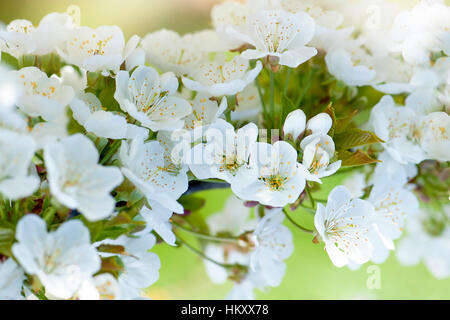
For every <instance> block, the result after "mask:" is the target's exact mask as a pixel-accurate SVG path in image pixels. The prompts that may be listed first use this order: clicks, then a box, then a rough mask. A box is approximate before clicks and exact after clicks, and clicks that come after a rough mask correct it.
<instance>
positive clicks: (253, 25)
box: [225, 10, 317, 68]
mask: <svg viewBox="0 0 450 320" xmlns="http://www.w3.org/2000/svg"><path fill="white" fill-rule="evenodd" d="M314 26H315V24H314V20H313V19H312V18H311V17H310V16H309V15H308V14H307V13H305V12H299V13H296V14H292V13H289V12H287V11H284V10H261V11H259V12H257V13H255V14H253V15H251V16H250V17H248V18H247V20H246V24H245V26H243V27H240V28H239V27H233V26H229V27H227V28H226V29H225V32H226V33H227V34H228V35H229V37H230V38H234V39H237V40H240V41H242V42H244V43H248V44H250V45H252V46H254V47H255V49H247V50H246V51H244V52H243V53H242V57H244V58H246V59H259V58H264V57H267V56H269V57H276V58H278V59H279V62H278V63H279V64H281V65H285V66H288V67H290V68H296V67H297V66H298V65H300V64H301V63H303V62H305V61H307V60H309V59H310V58H312V57H313V56H315V55H316V54H317V50H316V49H315V48H312V47H309V46H306V44H308V42H310V41H311V39H312V38H313V35H314Z"/></svg>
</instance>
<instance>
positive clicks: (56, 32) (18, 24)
mask: <svg viewBox="0 0 450 320" xmlns="http://www.w3.org/2000/svg"><path fill="white" fill-rule="evenodd" d="M73 27H74V24H73V21H72V18H71V17H70V16H69V15H68V14H66V13H57V12H54V13H50V14H48V15H46V16H45V17H43V18H42V20H41V21H40V22H39V25H38V26H34V25H33V24H32V23H31V22H30V21H28V20H24V19H17V20H13V21H11V22H10V23H9V24H8V25H7V26H6V30H2V31H0V38H1V40H0V48H1V50H2V51H4V52H7V53H9V54H10V55H12V56H13V57H15V58H20V57H21V56H22V55H27V54H34V55H45V54H49V53H52V52H54V51H55V50H56V48H57V46H59V45H60V44H61V43H62V42H63V41H64V39H65V37H66V36H67V33H68V32H69V30H71V29H72V28H73Z"/></svg>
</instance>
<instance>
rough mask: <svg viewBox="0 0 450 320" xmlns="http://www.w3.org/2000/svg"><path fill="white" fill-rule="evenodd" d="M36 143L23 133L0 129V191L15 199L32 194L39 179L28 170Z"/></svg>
mask: <svg viewBox="0 0 450 320" xmlns="http://www.w3.org/2000/svg"><path fill="white" fill-rule="evenodd" d="M35 151H36V144H35V142H34V141H33V139H32V138H31V137H29V136H28V135H25V134H20V133H16V132H13V131H8V130H0V193H1V194H2V195H3V196H5V197H6V198H7V199H11V200H16V199H19V198H23V197H27V196H30V195H31V194H33V193H34V192H35V191H36V189H37V188H38V186H39V183H40V180H39V177H38V176H37V175H36V174H33V173H32V171H31V170H30V166H31V165H32V163H31V160H32V158H33V156H34V152H35Z"/></svg>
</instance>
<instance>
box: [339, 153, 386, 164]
mask: <svg viewBox="0 0 450 320" xmlns="http://www.w3.org/2000/svg"><path fill="white" fill-rule="evenodd" d="M338 159H340V160H342V164H341V167H354V166H362V165H365V164H371V163H376V162H381V161H380V160H377V159H374V158H371V157H370V156H369V155H368V154H367V153H365V152H364V151H362V150H356V151H355V152H350V151H345V150H344V151H339V152H338Z"/></svg>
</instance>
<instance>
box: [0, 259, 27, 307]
mask: <svg viewBox="0 0 450 320" xmlns="http://www.w3.org/2000/svg"><path fill="white" fill-rule="evenodd" d="M23 280H25V274H24V271H23V269H22V268H21V267H20V266H19V265H17V263H16V262H15V261H14V259H12V258H9V259H7V260H6V261H4V262H1V263H0V300H12V299H14V300H19V299H20V300H22V299H23V296H22V294H21V291H22V285H23Z"/></svg>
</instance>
